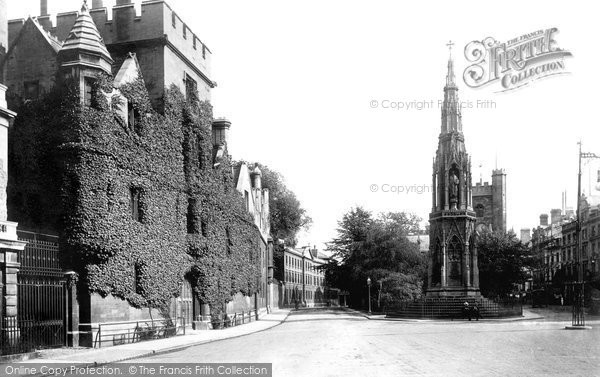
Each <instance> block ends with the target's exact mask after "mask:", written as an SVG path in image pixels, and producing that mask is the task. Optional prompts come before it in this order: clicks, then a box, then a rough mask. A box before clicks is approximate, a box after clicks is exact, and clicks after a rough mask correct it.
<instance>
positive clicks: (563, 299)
mask: <svg viewBox="0 0 600 377" xmlns="http://www.w3.org/2000/svg"><path fill="white" fill-rule="evenodd" d="M564 303H565V298H564V297H563V295H560V306H563V305H564Z"/></svg>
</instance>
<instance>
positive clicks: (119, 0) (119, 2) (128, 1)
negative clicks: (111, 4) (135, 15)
mask: <svg viewBox="0 0 600 377" xmlns="http://www.w3.org/2000/svg"><path fill="white" fill-rule="evenodd" d="M126 4H131V0H117V5H126Z"/></svg>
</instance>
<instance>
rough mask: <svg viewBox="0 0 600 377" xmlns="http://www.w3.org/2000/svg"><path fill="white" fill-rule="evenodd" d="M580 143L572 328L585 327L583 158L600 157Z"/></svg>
mask: <svg viewBox="0 0 600 377" xmlns="http://www.w3.org/2000/svg"><path fill="white" fill-rule="evenodd" d="M577 144H578V145H579V171H578V173H577V220H576V222H575V226H576V228H575V234H576V238H577V282H576V283H575V297H574V300H573V316H572V320H571V326H570V328H575V329H577V328H579V329H585V328H588V327H586V326H585V314H584V310H585V309H584V300H585V295H584V285H585V283H584V276H583V261H582V259H583V258H582V252H581V226H582V225H583V224H582V216H581V159H582V158H587V159H593V158H600V156H598V155H596V154H594V153H587V152H581V141H580V142H579V143H577Z"/></svg>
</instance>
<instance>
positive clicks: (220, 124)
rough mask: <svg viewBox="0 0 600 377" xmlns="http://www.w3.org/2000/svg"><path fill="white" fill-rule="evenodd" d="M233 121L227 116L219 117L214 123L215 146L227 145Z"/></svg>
mask: <svg viewBox="0 0 600 377" xmlns="http://www.w3.org/2000/svg"><path fill="white" fill-rule="evenodd" d="M230 127H231V122H230V121H228V120H227V119H225V118H218V119H215V120H213V123H212V137H213V146H214V147H217V146H220V145H227V142H228V141H229V128H230Z"/></svg>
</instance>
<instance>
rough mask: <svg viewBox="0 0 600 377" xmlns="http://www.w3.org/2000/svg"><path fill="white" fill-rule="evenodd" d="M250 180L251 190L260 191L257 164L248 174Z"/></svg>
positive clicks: (260, 179) (260, 184)
mask: <svg viewBox="0 0 600 377" xmlns="http://www.w3.org/2000/svg"><path fill="white" fill-rule="evenodd" d="M250 178H251V179H250V180H251V182H252V188H255V189H259V190H262V172H261V171H260V168H259V167H258V164H255V165H254V170H252V173H250Z"/></svg>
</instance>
